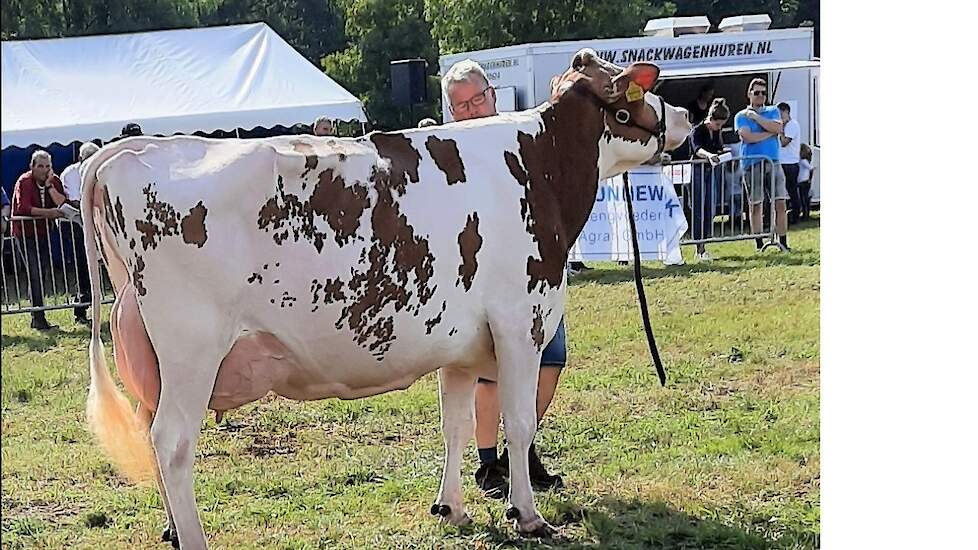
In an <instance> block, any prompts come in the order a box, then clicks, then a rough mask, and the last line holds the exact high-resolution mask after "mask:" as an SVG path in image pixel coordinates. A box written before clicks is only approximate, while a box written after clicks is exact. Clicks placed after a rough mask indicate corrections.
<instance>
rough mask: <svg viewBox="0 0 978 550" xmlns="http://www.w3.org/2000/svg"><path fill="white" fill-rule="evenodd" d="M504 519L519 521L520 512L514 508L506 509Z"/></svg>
mask: <svg viewBox="0 0 978 550" xmlns="http://www.w3.org/2000/svg"><path fill="white" fill-rule="evenodd" d="M506 519H520V511H519V509H518V508H517V507H516V506H510V507H509V508H507V509H506Z"/></svg>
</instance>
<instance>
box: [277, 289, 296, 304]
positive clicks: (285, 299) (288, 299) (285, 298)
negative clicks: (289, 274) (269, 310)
mask: <svg viewBox="0 0 978 550" xmlns="http://www.w3.org/2000/svg"><path fill="white" fill-rule="evenodd" d="M297 300H298V299H297V298H296V297H294V296H291V295H289V291H287V290H286V291H285V292H283V293H282V300H281V302H280V303H279V306H278V307H280V308H284V307H286V306H288V307H292V306H294V305H295V302H296V301H297Z"/></svg>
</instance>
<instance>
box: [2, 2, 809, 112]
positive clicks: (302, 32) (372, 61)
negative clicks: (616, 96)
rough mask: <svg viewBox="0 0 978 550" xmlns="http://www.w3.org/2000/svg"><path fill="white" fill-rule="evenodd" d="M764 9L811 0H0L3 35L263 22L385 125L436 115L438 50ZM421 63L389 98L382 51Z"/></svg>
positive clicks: (610, 32) (789, 21) (785, 13)
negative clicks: (422, 90) (412, 86)
mask: <svg viewBox="0 0 978 550" xmlns="http://www.w3.org/2000/svg"><path fill="white" fill-rule="evenodd" d="M753 13H767V14H768V15H770V16H771V19H772V27H773V28H779V27H794V26H798V25H802V24H810V25H813V26H814V27H815V52H816V55H817V54H818V50H819V39H818V27H819V0H670V1H665V0H603V1H601V2H596V1H591V0H3V1H2V2H0V15H2V24H0V37H2V38H3V39H4V40H11V39H31V38H49V37H62V36H79V35H90V34H112V33H123V32H136V31H148V30H162V29H172V28H192V27H198V26H212V25H231V24H238V23H253V22H257V21H264V22H265V23H267V24H268V25H269V26H270V27H272V29H274V30H275V32H277V33H278V34H279V35H281V36H282V38H284V39H285V40H286V41H287V42H288V43H289V44H291V45H292V46H293V47H294V48H295V49H296V50H298V51H299V52H300V53H301V54H302V55H303V56H305V57H306V59H308V60H309V61H310V62H312V63H314V64H315V65H317V66H321V67H322V68H323V69H324V70H325V71H326V73H327V74H329V75H330V77H332V78H333V79H335V80H337V81H338V82H339V83H340V84H342V85H343V86H344V87H346V88H347V89H348V90H350V91H351V92H353V93H354V94H355V95H357V96H359V97H360V99H361V100H362V101H363V102H364V106H365V107H366V109H367V111H368V114H369V115H370V117H371V120H372V121H373V122H374V123H375V124H376V125H377V126H378V127H381V128H398V127H404V126H411V125H414V123H416V122H417V119H419V118H421V117H425V116H434V117H436V118H437V117H438V113H439V109H440V91H439V87H438V79H437V73H438V56H439V55H445V54H449V53H455V52H461V51H471V50H480V49H485V48H495V47H499V46H508V45H512V44H525V43H532V42H555V41H560V40H579V39H588V38H613V37H624V36H638V35H639V33H640V31H641V29H642V27H643V26H644V25H645V21H647V20H648V19H650V18H654V17H665V16H670V15H679V16H682V15H707V16H708V17H709V18H710V21H711V22H713V23H714V24H718V23H719V22H720V21H721V19H723V18H724V17H727V16H730V15H741V14H753ZM407 58H423V59H425V60H427V62H428V74H429V82H428V88H429V94H428V95H429V98H430V100H429V102H428V103H426V104H424V105H420V106H417V107H416V108H415V109H413V110H409V109H407V108H401V107H396V106H394V105H392V104H391V101H390V62H391V61H393V60H397V59H407Z"/></svg>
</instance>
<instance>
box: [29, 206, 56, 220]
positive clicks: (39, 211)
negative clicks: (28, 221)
mask: <svg viewBox="0 0 978 550" xmlns="http://www.w3.org/2000/svg"><path fill="white" fill-rule="evenodd" d="M31 216H34V217H35V218H47V219H49V220H53V219H56V218H60V217H62V216H63V214H62V213H61V211H60V210H58V209H57V208H37V207H36V206H32V207H31Z"/></svg>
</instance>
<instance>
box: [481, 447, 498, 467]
mask: <svg viewBox="0 0 978 550" xmlns="http://www.w3.org/2000/svg"><path fill="white" fill-rule="evenodd" d="M498 459H499V454H498V451H497V450H496V447H486V448H485V449H479V464H489V463H490V462H495V461H496V460H498Z"/></svg>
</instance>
